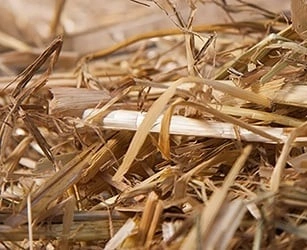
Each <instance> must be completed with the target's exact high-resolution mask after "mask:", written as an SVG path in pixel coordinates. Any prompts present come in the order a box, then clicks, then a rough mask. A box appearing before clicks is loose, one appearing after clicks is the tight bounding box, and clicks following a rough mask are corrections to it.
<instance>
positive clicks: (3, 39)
mask: <svg viewBox="0 0 307 250" xmlns="http://www.w3.org/2000/svg"><path fill="white" fill-rule="evenodd" d="M0 45H1V46H3V47H7V48H10V49H13V50H17V51H29V50H31V46H29V45H27V44H26V43H24V42H22V41H20V40H18V39H16V38H14V37H12V36H10V35H8V34H5V33H3V32H1V31H0Z"/></svg>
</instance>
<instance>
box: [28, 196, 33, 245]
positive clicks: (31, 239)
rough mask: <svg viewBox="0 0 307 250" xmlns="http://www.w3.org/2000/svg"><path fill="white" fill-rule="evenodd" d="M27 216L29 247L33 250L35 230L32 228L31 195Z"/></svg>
mask: <svg viewBox="0 0 307 250" xmlns="http://www.w3.org/2000/svg"><path fill="white" fill-rule="evenodd" d="M27 209H28V211H27V214H28V230H29V247H30V250H33V228H32V210H31V193H29V194H28V195H27Z"/></svg>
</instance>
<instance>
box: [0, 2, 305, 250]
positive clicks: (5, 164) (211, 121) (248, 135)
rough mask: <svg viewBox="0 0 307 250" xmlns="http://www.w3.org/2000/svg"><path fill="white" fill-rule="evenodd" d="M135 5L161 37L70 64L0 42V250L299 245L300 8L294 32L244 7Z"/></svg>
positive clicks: (141, 37)
mask: <svg viewBox="0 0 307 250" xmlns="http://www.w3.org/2000/svg"><path fill="white" fill-rule="evenodd" d="M133 2H134V3H132V2H130V4H134V5H137V6H138V7H141V8H144V9H148V8H153V6H158V7H159V8H160V9H161V15H165V14H166V16H167V17H168V18H169V22H170V23H172V22H173V23H174V24H175V26H174V28H171V29H159V30H150V31H148V32H143V33H140V34H138V35H136V36H132V37H130V38H127V39H125V40H123V41H122V42H120V43H116V44H114V45H112V46H110V47H108V48H106V49H103V50H99V51H94V52H93V53H86V54H84V55H81V56H79V55H80V54H79V55H78V54H74V53H72V52H69V51H67V50H65V48H64V49H63V50H62V51H61V47H62V44H63V40H64V45H65V36H64V38H63V37H62V36H58V37H56V38H55V39H53V41H52V42H50V43H49V45H48V46H45V49H43V50H40V49H38V48H34V47H33V46H34V45H33V44H32V45H31V44H30V45H29V44H28V43H27V42H25V41H22V40H17V39H16V38H14V37H10V36H9V35H8V34H4V33H3V34H2V35H1V39H0V42H1V46H2V47H3V48H5V49H3V50H2V51H3V53H2V54H1V64H0V68H1V75H2V76H1V78H0V89H1V95H0V107H1V113H0V117H1V128H0V138H1V141H0V143H1V145H0V164H1V165H0V166H1V168H0V183H1V191H0V192H1V196H0V208H1V210H0V232H1V233H0V245H1V248H8V249H19V248H22V249H25V248H30V249H36V248H37V249H38V248H48V249H54V248H59V249H68V248H73V249H77V248H82V249H100V248H105V249H108V250H110V249H149V248H152V249H226V248H227V249H302V248H304V247H307V244H306V239H307V223H306V221H307V217H306V216H307V214H306V210H305V209H306V207H307V188H306V180H305V177H306V171H307V165H306V157H307V153H306V152H305V149H306V148H305V147H306V146H307V126H306V114H307V99H306V93H307V85H306V63H305V62H306V55H307V49H306V43H305V42H304V40H303V39H304V31H305V30H306V29H304V27H307V26H304V25H305V24H304V22H302V21H301V20H304V18H303V19H302V13H303V14H304V12H302V11H301V10H302V8H301V7H302V5H301V6H300V8H298V11H296V9H297V8H296V7H297V5H295V4H302V3H303V2H302V1H293V2H292V3H293V10H294V11H293V13H292V15H293V21H294V23H293V27H294V28H295V29H293V27H292V25H290V21H289V19H288V18H287V16H286V15H282V14H275V13H273V12H270V11H268V10H265V9H263V8H261V7H259V6H257V5H255V4H248V3H245V2H244V1H235V5H229V4H227V2H226V1H212V2H214V3H215V4H216V5H218V6H219V7H220V8H222V9H223V10H225V11H226V13H227V14H228V15H229V17H230V18H231V19H233V17H235V15H236V13H237V12H239V13H241V12H243V11H246V10H247V11H249V12H251V13H253V12H254V13H257V14H258V15H259V18H258V19H254V20H253V21H251V20H248V21H235V19H234V20H233V21H232V22H229V23H224V24H214V25H204V24H202V25H194V23H193V17H194V15H195V14H196V13H197V10H198V8H197V6H198V5H199V4H201V2H203V1H199V2H198V3H196V2H195V1H189V2H188V6H189V12H188V15H187V18H183V17H182V13H181V12H180V8H178V7H177V5H176V3H174V2H173V1H133ZM57 3H58V5H57V6H56V8H55V12H54V18H53V21H52V23H51V26H50V34H52V36H53V37H54V34H57V33H59V29H58V27H59V26H60V25H59V22H60V21H59V20H60V17H61V13H62V11H63V8H64V3H65V1H57ZM202 4H205V2H203V3H202ZM147 5H148V6H147ZM303 7H304V6H303ZM305 7H306V6H305ZM295 8H296V9H295ZM295 30H296V31H295ZM83 35H84V36H86V35H88V33H84V34H83ZM52 36H51V37H52ZM80 36H82V34H81V35H80ZM70 39H71V38H70ZM78 39H80V37H79V38H78ZM8 51H9V52H8ZM77 57H79V58H78V60H77ZM20 70H22V73H20V74H17V73H16V72H20ZM14 74H15V76H14ZM95 247H96V248H95Z"/></svg>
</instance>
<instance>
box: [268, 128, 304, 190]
mask: <svg viewBox="0 0 307 250" xmlns="http://www.w3.org/2000/svg"><path fill="white" fill-rule="evenodd" d="M306 128H307V123H306V122H305V123H304V124H302V125H301V126H300V127H298V128H296V129H294V130H293V131H292V132H291V133H290V135H289V137H288V139H287V141H286V143H285V144H284V146H283V149H282V151H281V154H280V156H279V158H278V160H277V162H276V165H275V168H274V171H273V173H272V177H271V181H270V189H271V191H272V192H277V191H278V190H279V187H280V183H281V179H282V174H283V171H284V168H285V165H286V162H287V160H288V156H289V153H290V150H291V148H292V146H293V143H294V141H295V139H296V138H297V137H298V136H301V135H303V136H304V135H306Z"/></svg>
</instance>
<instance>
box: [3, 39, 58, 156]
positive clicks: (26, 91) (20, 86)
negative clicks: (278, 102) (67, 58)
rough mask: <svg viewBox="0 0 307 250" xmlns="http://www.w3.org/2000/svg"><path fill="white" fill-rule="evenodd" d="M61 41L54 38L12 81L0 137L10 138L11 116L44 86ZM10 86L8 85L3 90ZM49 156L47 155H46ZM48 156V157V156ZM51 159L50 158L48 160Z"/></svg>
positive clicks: (4, 143) (4, 141)
mask: <svg viewBox="0 0 307 250" xmlns="http://www.w3.org/2000/svg"><path fill="white" fill-rule="evenodd" d="M62 43H63V40H62V38H61V37H58V38H56V39H55V40H54V41H53V42H52V43H51V44H50V45H49V47H48V48H47V49H46V50H45V51H44V52H43V53H42V54H41V55H40V56H39V57H38V58H37V59H36V60H35V61H34V62H33V63H32V64H31V65H30V66H29V67H28V68H26V69H25V70H24V71H23V72H22V73H21V74H19V75H18V76H17V77H16V78H15V79H14V80H13V82H15V81H18V83H17V85H16V87H15V89H14V90H13V91H12V93H11V96H12V98H13V100H12V104H13V107H12V108H11V109H10V111H9V113H8V115H7V116H6V117H5V118H4V121H3V124H2V126H1V128H0V136H1V137H3V138H6V137H8V136H10V131H9V130H11V129H10V128H9V127H8V124H10V123H11V122H12V115H13V114H14V113H15V112H16V111H17V110H18V108H19V107H20V105H21V104H22V102H23V101H24V100H25V99H26V98H27V97H28V96H29V95H30V94H31V93H33V92H35V91H37V90H38V89H39V88H41V87H42V86H43V85H45V84H46V80H47V77H48V76H49V74H50V73H51V72H52V69H53V67H54V65H55V63H56V60H57V58H58V56H59V54H60V51H61V48H62ZM50 57H51V61H50V63H49V67H48V69H47V70H46V72H45V74H43V75H42V76H41V77H40V78H39V79H38V80H37V81H36V82H34V83H33V84H32V85H31V87H30V88H26V85H27V84H28V83H29V82H30V80H31V79H32V77H33V76H34V74H35V73H36V72H37V71H38V70H39V69H40V67H41V66H42V65H43V64H44V63H45V62H46V61H47V60H48V59H49V58H50ZM11 84H12V82H11V83H9V84H8V85H7V86H6V87H5V88H7V87H8V86H10V85H11ZM7 142H8V141H7V140H1V144H0V149H2V148H5V147H6V143H7ZM0 154H1V159H2V160H3V159H4V158H5V156H4V153H3V150H1V152H0ZM47 155H49V154H47ZM49 156H50V155H49ZM50 159H51V158H50Z"/></svg>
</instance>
